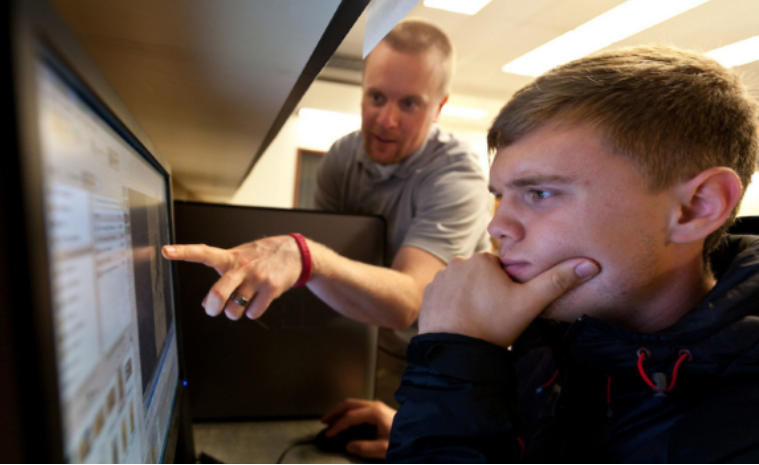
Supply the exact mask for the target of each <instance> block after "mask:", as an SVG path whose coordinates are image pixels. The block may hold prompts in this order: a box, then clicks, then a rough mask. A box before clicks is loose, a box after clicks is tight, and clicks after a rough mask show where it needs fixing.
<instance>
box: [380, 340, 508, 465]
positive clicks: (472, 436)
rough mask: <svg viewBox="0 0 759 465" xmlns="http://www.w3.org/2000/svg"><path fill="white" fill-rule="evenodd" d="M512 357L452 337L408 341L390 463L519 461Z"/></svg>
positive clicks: (489, 346)
mask: <svg viewBox="0 0 759 465" xmlns="http://www.w3.org/2000/svg"><path fill="white" fill-rule="evenodd" d="M510 359H511V356H510V354H509V352H508V351H507V350H506V349H503V348H501V347H498V346H495V345H493V344H489V343H487V342H485V341H481V340H478V339H473V338H469V337H466V336H461V335H453V334H426V335H423V336H417V337H415V338H414V339H412V342H411V345H410V346H409V350H408V362H409V368H408V369H407V370H406V372H405V373H404V375H403V380H402V382H401V387H400V388H399V389H398V391H397V393H396V399H397V400H398V402H399V403H400V404H401V408H400V410H399V411H398V413H397V414H396V416H395V420H394V421H393V427H392V431H391V434H390V448H389V450H388V455H387V462H388V463H399V462H400V463H413V462H424V463H434V462H437V463H455V462H461V463H480V462H496V463H506V462H513V461H516V460H518V458H519V456H520V454H521V447H520V445H519V443H518V441H517V438H516V433H515V431H514V427H513V423H512V420H511V418H512V417H511V412H510V411H509V410H510V409H509V400H510V398H511V397H510V396H511V391H512V388H513V382H514V381H513V373H512V371H513V370H510V367H511V366H512V362H511V360H510Z"/></svg>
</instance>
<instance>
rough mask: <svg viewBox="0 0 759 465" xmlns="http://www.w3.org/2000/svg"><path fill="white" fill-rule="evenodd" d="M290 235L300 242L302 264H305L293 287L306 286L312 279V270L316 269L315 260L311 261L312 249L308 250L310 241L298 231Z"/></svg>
mask: <svg viewBox="0 0 759 465" xmlns="http://www.w3.org/2000/svg"><path fill="white" fill-rule="evenodd" d="M288 236H290V237H292V238H293V239H295V242H297V243H298V249H299V250H300V264H301V265H303V271H301V272H300V277H299V278H298V282H296V283H295V285H294V286H293V287H301V286H305V285H306V283H307V282H308V280H309V279H311V271H312V270H313V269H314V262H313V261H311V251H310V250H308V243H306V238H305V237H303V236H301V235H300V234H298V233H293V234H288Z"/></svg>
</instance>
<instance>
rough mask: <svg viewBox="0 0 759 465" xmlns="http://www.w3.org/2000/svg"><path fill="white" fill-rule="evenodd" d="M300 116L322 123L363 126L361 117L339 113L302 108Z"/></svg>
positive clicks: (299, 111) (299, 112)
mask: <svg viewBox="0 0 759 465" xmlns="http://www.w3.org/2000/svg"><path fill="white" fill-rule="evenodd" d="M298 116H300V117H301V118H303V119H307V120H312V121H318V122H320V123H334V124H340V125H346V126H356V127H360V126H361V116H359V115H353V114H350V113H340V112H337V111H327V110H316V109H314V108H301V109H300V110H298Z"/></svg>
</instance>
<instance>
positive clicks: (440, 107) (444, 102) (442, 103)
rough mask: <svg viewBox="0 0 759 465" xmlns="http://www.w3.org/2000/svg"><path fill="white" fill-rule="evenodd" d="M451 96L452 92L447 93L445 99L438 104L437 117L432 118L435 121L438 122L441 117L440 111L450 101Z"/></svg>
mask: <svg viewBox="0 0 759 465" xmlns="http://www.w3.org/2000/svg"><path fill="white" fill-rule="evenodd" d="M450 96H451V94H446V95H445V97H443V100H441V101H440V104H439V105H438V106H437V112H436V113H435V119H434V120H432V122H433V123H437V120H438V119H439V118H440V112H441V111H443V107H444V106H445V104H446V103H448V97H450Z"/></svg>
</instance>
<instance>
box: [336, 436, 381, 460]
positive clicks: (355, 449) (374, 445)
mask: <svg viewBox="0 0 759 465" xmlns="http://www.w3.org/2000/svg"><path fill="white" fill-rule="evenodd" d="M389 445H390V441H388V440H387V439H375V440H374V441H351V442H349V443H348V444H347V445H346V446H345V451H346V452H348V453H349V454H353V455H358V456H359V457H366V458H370V459H384V458H385V455H387V448H388V446H389Z"/></svg>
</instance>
